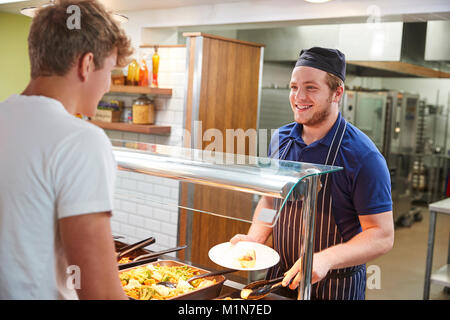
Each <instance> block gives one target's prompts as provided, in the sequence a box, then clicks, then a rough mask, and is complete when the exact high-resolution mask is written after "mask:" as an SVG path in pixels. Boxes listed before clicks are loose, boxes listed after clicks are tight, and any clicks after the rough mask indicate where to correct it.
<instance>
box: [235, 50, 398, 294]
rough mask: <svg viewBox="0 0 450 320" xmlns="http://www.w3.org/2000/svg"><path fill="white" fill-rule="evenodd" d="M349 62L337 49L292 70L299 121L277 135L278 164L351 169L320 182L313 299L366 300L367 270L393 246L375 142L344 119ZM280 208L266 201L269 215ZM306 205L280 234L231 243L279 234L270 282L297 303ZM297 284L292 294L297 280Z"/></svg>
mask: <svg viewBox="0 0 450 320" xmlns="http://www.w3.org/2000/svg"><path fill="white" fill-rule="evenodd" d="M345 69H346V64H345V56H344V54H343V53H342V52H340V51H339V50H335V49H327V48H319V47H313V48H310V49H308V50H302V51H301V53H300V56H299V59H298V61H297V63H296V65H295V68H294V70H293V71H292V76H291V81H290V88H291V91H290V95H289V100H290V103H291V108H292V111H293V113H294V120H295V122H293V123H291V124H288V125H285V126H283V127H281V128H279V129H278V130H277V133H276V134H275V135H274V136H273V137H272V141H271V144H270V147H269V155H270V156H271V157H275V158H280V159H285V160H291V161H301V162H310V163H316V164H327V165H335V166H340V167H343V168H344V170H341V171H339V172H335V173H333V174H329V175H326V176H325V177H323V178H322V179H321V182H322V188H321V190H320V192H319V194H318V201H317V218H316V229H315V245H314V257H313V270H312V283H313V286H312V290H311V299H346V300H363V299H365V288H366V265H365V263H367V262H368V261H370V260H372V259H374V258H377V257H379V256H381V255H383V254H385V253H386V252H388V251H389V250H390V249H391V248H392V246H393V242H394V225H393V217H392V198H391V182H390V175H389V171H388V168H387V165H386V161H385V159H384V158H383V156H382V155H381V153H380V152H379V151H378V149H377V148H376V146H375V145H374V143H373V142H372V141H371V140H370V139H369V138H368V137H367V136H366V135H365V134H364V133H363V132H361V131H360V130H359V129H358V128H356V127H354V126H353V125H351V124H350V123H348V122H347V121H345V119H344V118H343V117H342V116H341V114H340V112H339V109H338V104H339V100H340V99H341V98H342V95H343V92H344V81H345ZM278 202H279V201H275V200H274V199H272V198H269V197H262V198H261V200H260V202H259V203H258V206H257V207H256V210H255V215H254V216H255V217H254V221H255V219H257V216H258V214H259V212H260V210H261V209H262V208H271V209H273V208H274V209H278V207H279V203H278ZM300 211H301V202H298V201H294V202H288V203H287V205H286V206H285V207H284V209H283V210H282V211H281V213H280V217H279V219H278V222H277V223H276V225H275V226H274V227H273V228H269V227H267V226H265V225H263V224H259V223H253V224H252V226H251V227H250V229H249V232H248V234H247V235H236V236H234V237H233V238H232V239H231V242H232V243H236V242H238V241H242V240H246V241H256V242H260V243H264V242H265V241H266V239H267V238H268V237H269V235H270V234H271V233H273V242H274V249H275V250H277V252H278V253H279V254H280V262H279V263H278V264H277V265H275V266H274V267H272V268H271V269H269V271H268V274H267V277H268V278H269V279H270V278H275V277H279V276H283V275H285V278H284V280H283V286H285V287H286V288H283V290H284V291H285V292H284V294H286V295H288V296H291V297H293V298H296V297H297V292H296V291H297V290H295V289H296V288H297V287H298V283H299V281H300V279H299V274H298V271H299V267H300V261H299V243H298V241H299V233H300V227H299V226H300V225H301V223H302V222H301V215H300ZM293 277H295V278H294V280H293V282H292V284H291V285H290V286H289V289H288V287H287V284H288V283H289V281H290V280H291V279H292V278H293Z"/></svg>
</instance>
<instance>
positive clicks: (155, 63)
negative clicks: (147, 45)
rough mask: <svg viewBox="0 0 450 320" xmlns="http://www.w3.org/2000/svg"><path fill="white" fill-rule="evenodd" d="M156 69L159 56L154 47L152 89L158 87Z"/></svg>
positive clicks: (156, 48)
mask: <svg viewBox="0 0 450 320" xmlns="http://www.w3.org/2000/svg"><path fill="white" fill-rule="evenodd" d="M158 69H159V54H158V46H155V52H154V53H153V56H152V74H153V79H152V87H154V88H157V87H158Z"/></svg>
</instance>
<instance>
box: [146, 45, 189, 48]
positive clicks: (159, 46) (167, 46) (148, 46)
mask: <svg viewBox="0 0 450 320" xmlns="http://www.w3.org/2000/svg"><path fill="white" fill-rule="evenodd" d="M154 47H158V48H186V45H185V44H141V45H140V46H139V48H154Z"/></svg>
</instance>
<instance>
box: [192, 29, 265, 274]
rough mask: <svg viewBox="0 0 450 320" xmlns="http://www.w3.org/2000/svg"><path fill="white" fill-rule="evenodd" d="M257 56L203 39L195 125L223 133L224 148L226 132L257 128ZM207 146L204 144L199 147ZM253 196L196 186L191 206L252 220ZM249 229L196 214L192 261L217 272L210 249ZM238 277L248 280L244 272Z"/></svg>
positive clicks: (254, 50) (247, 48)
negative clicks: (199, 124) (210, 255)
mask: <svg viewBox="0 0 450 320" xmlns="http://www.w3.org/2000/svg"><path fill="white" fill-rule="evenodd" d="M191 39H192V38H191ZM260 53H261V49H260V47H258V46H254V45H247V44H244V43H239V42H236V41H226V40H223V39H218V38H214V37H204V38H203V56H202V59H203V62H202V81H201V92H200V105H199V116H198V120H200V121H202V130H203V132H205V131H206V130H208V129H211V128H215V129H218V130H220V131H221V132H222V136H223V143H224V148H225V146H226V143H227V140H226V130H227V129H234V130H235V129H242V130H244V131H246V130H247V129H250V128H253V129H256V123H257V108H258V84H259V67H260ZM211 142H212V141H211ZM211 142H208V141H203V145H202V148H205V147H206V146H208V145H209V144H210V143H211ZM218 151H226V150H218ZM228 151H231V152H233V153H236V152H237V151H238V150H237V143H234V149H233V150H228ZM249 151H250V150H249V142H248V141H246V143H245V151H244V152H243V153H245V154H248V153H249ZM252 197H253V196H252V195H250V194H246V193H241V192H236V191H228V190H223V189H220V188H214V187H206V186H199V185H195V191H194V207H195V208H200V209H201V210H204V211H210V212H214V213H219V214H223V213H227V214H228V215H235V216H239V217H245V218H246V219H248V220H251V217H252V215H253V212H252V209H253V208H252ZM249 227H250V224H249V223H245V222H240V221H236V220H230V219H225V218H219V217H215V216H211V215H207V214H200V213H196V214H194V216H193V221H192V232H193V233H192V243H191V247H192V252H191V261H192V262H194V263H196V264H198V265H201V266H204V267H206V268H208V267H209V268H218V266H217V265H215V264H214V263H213V262H211V261H210V259H209V257H208V251H209V249H210V248H211V247H212V246H214V245H216V244H218V243H221V242H226V241H228V240H230V238H231V237H232V236H233V235H235V234H237V233H247V231H248V228H249ZM237 275H239V276H241V277H246V276H247V273H245V272H240V273H237Z"/></svg>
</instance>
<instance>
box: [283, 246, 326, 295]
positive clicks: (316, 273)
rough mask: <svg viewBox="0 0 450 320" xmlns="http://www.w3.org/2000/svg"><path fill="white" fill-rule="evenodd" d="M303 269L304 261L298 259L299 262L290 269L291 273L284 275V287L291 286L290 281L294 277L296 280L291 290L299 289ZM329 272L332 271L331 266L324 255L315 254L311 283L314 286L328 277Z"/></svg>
mask: <svg viewBox="0 0 450 320" xmlns="http://www.w3.org/2000/svg"><path fill="white" fill-rule="evenodd" d="M301 267H302V259H301V258H300V259H298V260H297V262H296V263H295V264H294V266H293V267H292V268H291V269H289V271H287V272H285V273H284V279H283V282H282V286H283V287H286V286H287V285H288V284H289V281H291V279H292V278H293V277H295V278H294V280H293V281H292V283H291V285H290V286H289V288H290V289H292V290H294V289H295V288H297V287H298V284H299V283H300V273H299V271H300V269H301ZM328 271H330V264H329V262H328V261H327V259H325V257H324V256H323V255H321V254H320V252H318V253H315V254H314V257H313V267H312V280H311V283H312V284H314V283H316V282H318V281H320V280H322V279H323V278H325V276H326V275H327V273H328Z"/></svg>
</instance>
